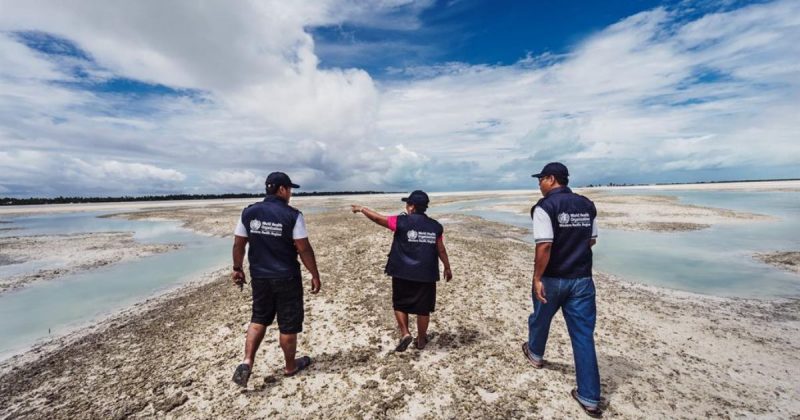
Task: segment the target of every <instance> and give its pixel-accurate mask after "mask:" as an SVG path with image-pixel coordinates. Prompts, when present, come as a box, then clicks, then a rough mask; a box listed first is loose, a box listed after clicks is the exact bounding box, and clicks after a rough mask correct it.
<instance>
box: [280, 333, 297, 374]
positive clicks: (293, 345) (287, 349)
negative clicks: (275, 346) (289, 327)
mask: <svg viewBox="0 0 800 420" xmlns="http://www.w3.org/2000/svg"><path fill="white" fill-rule="evenodd" d="M280 342H281V350H283V358H284V360H286V370H285V371H286V373H292V372H294V371H295V369H297V366H296V365H295V359H294V356H295V353H296V352H297V334H281V336H280Z"/></svg>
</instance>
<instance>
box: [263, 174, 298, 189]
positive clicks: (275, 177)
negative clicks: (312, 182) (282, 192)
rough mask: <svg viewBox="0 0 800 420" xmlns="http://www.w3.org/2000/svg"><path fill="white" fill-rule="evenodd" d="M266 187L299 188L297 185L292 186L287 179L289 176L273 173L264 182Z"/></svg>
mask: <svg viewBox="0 0 800 420" xmlns="http://www.w3.org/2000/svg"><path fill="white" fill-rule="evenodd" d="M265 184H266V185H267V186H270V185H277V186H279V187H280V186H284V187H292V188H300V186H299V185H297V184H293V183H292V180H291V179H289V175H286V174H285V173H283V172H273V173H271V174H269V175H268V176H267V182H265Z"/></svg>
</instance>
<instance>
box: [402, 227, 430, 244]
mask: <svg viewBox="0 0 800 420" xmlns="http://www.w3.org/2000/svg"><path fill="white" fill-rule="evenodd" d="M406 236H408V242H416V243H423V244H435V243H436V233H435V232H417V231H416V230H409V231H408V234H407V235H406Z"/></svg>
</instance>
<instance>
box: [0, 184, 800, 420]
mask: <svg viewBox="0 0 800 420" xmlns="http://www.w3.org/2000/svg"><path fill="white" fill-rule="evenodd" d="M359 201H362V202H365V204H367V205H370V206H372V207H376V208H396V207H397V205H396V203H394V200H392V201H388V200H382V199H377V198H362V199H360V200H359ZM340 204H341V203H338V204H337V206H338V205H340ZM598 204H599V203H598ZM203 210H204V211H195V210H192V211H185V210H172V211H170V212H169V216H170V217H172V218H180V219H183V220H185V221H186V222H187V223H190V225H191V226H195V227H196V228H197V229H201V230H202V231H203V232H205V233H207V234H227V235H230V231H231V230H232V228H233V226H234V225H235V223H236V219H237V218H238V217H239V213H240V211H241V207H239V208H235V207H228V206H220V207H213V208H208V207H205V208H204V209H203ZM162 212H163V213H162V214H158V213H151V214H150V216H151V217H161V216H164V215H165V214H166V212H165V211H163V210H162ZM306 218H307V223H308V228H309V232H310V234H311V242H312V244H313V245H314V247H315V249H316V252H317V258H318V262H319V266H320V270H321V274H322V282H323V288H322V292H321V293H320V294H319V295H311V294H307V295H306V321H305V331H304V333H302V334H301V335H300V338H299V346H298V347H299V355H305V354H309V355H311V356H312V357H313V358H314V359H315V363H314V365H313V366H312V367H311V368H310V369H309V370H308V371H307V372H303V373H302V374H300V375H298V376H296V377H292V378H284V377H283V376H281V374H280V368H281V366H282V355H281V352H280V350H279V348H278V345H277V331H276V330H275V327H274V326H273V327H270V328H269V329H268V333H267V337H266V339H265V342H264V343H263V345H262V348H261V350H259V354H258V360H257V361H256V366H255V368H254V373H253V376H252V377H251V379H250V386H249V387H248V389H246V390H241V389H239V388H237V387H236V386H235V385H233V384H232V383H231V380H230V379H231V375H232V373H233V369H234V368H235V366H236V364H237V363H238V362H239V360H240V358H241V356H242V350H243V345H244V334H245V329H246V327H247V322H248V320H249V312H250V294H249V292H248V289H245V290H244V291H243V292H240V291H239V290H238V289H237V288H235V287H233V286H232V285H230V283H229V280H228V278H227V273H226V272H227V270H221V271H219V272H218V273H217V274H215V275H212V276H210V277H209V278H208V279H207V280H208V281H206V282H204V283H202V284H200V285H195V286H191V287H187V288H185V289H182V290H180V291H179V292H176V293H172V294H170V295H167V296H166V297H164V298H162V299H159V300H158V301H156V302H155V303H153V304H152V305H151V306H150V307H149V309H148V310H145V311H142V312H141V313H136V314H131V315H126V316H120V317H117V318H115V319H112V320H109V321H107V322H106V323H104V324H103V325H101V326H99V327H97V328H95V329H94V330H93V332H91V333H89V334H87V335H85V336H82V337H79V338H73V339H71V340H69V344H67V345H64V346H61V347H59V348H58V349H57V350H55V351H51V352H42V353H41V355H40V356H38V357H36V358H30V357H27V358H25V357H21V358H17V359H15V360H11V361H9V362H7V363H6V366H5V369H4V372H5V374H4V375H3V376H2V378H0V407H3V409H2V415H3V416H9V417H14V416H18V415H21V416H27V417H38V418H50V417H54V416H56V417H68V418H97V417H103V418H116V417H134V418H137V417H138V418H143V417H148V418H149V417H152V416H154V415H156V416H163V415H168V416H171V417H181V418H197V417H204V418H209V417H213V418H243V417H245V418H264V417H292V418H397V417H400V418H453V417H475V418H552V417H571V418H579V417H580V416H583V414H582V413H581V411H580V410H579V408H578V407H577V406H576V404H575V402H574V401H573V400H571V399H570V397H569V396H568V392H569V391H570V389H572V387H573V386H574V366H573V362H572V352H571V347H570V344H569V337H568V335H567V332H566V329H565V327H564V323H563V319H562V318H561V317H560V316H557V317H556V318H555V319H554V323H553V328H552V330H551V336H550V340H549V342H548V348H547V352H546V354H545V358H546V360H547V362H548V364H547V367H546V368H545V369H543V370H535V369H532V368H531V367H530V366H529V365H528V363H527V362H526V361H525V359H524V358H523V356H522V353H521V350H520V346H521V344H522V342H523V341H525V340H526V338H527V337H526V336H527V317H528V314H529V313H530V311H531V301H530V273H531V269H532V265H533V263H532V255H533V247H532V245H530V244H527V243H525V242H524V241H521V240H519V239H518V238H516V236H515V235H518V234H519V235H521V234H522V233H524V231H523V230H521V229H515V228H509V227H508V226H505V225H499V224H496V223H491V222H486V221H484V220H481V219H478V218H474V217H467V216H459V215H447V216H444V217H441V218H440V220H442V221H443V222H444V225H445V229H446V238H447V246H448V251H449V253H450V258H451V262H452V266H453V271H454V275H455V279H454V280H453V281H452V282H449V283H445V282H440V283H439V285H438V289H439V296H438V302H437V310H436V312H435V313H434V315H433V317H432V323H431V331H432V334H433V339H432V341H431V343H430V344H429V345H428V347H427V348H426V349H425V350H423V351H417V350H414V349H410V350H409V351H407V352H406V353H402V354H396V353H393V352H392V351H391V349H393V347H394V345H395V343H396V339H397V336H396V332H395V326H394V319H393V317H392V312H391V286H390V281H389V279H388V278H387V277H386V276H384V275H383V274H382V270H383V265H384V263H385V258H386V254H387V253H388V250H389V245H390V242H391V235H390V233H389V232H388V231H386V230H385V229H382V228H380V227H378V226H376V225H374V224H372V223H371V222H369V221H367V220H365V219H364V218H363V216H360V215H352V214H349V213H348V212H347V211H346V210H345V209H341V210H339V211H336V212H328V213H322V214H310V215H307V216H306ZM598 246H602V244H600V245H598ZM595 279H596V285H597V290H598V298H597V299H598V323H597V331H596V341H597V349H598V358H599V363H600V372H601V381H602V391H603V394H604V396H605V398H607V400H608V406H607V417H620V418H665V417H669V418H672V417H690V418H698V417H722V418H725V417H741V416H744V417H753V416H765V417H781V418H790V417H793V416H800V387H798V382H797V380H796V378H797V377H798V376H800V368H798V366H800V302H798V301H797V300H789V299H786V300H775V301H756V300H745V299H727V298H715V297H707V296H699V295H693V294H689V293H680V292H673V291H667V290H664V289H658V288H653V287H646V286H639V285H635V284H632V283H628V282H626V281H623V280H621V279H617V278H614V277H613V276H609V275H606V274H602V273H595ZM306 283H307V284H306V286H307V287H310V286H309V285H308V283H309V282H308V279H307V278H306Z"/></svg>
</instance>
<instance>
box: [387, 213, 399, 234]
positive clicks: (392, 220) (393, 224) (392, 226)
mask: <svg viewBox="0 0 800 420" xmlns="http://www.w3.org/2000/svg"><path fill="white" fill-rule="evenodd" d="M386 222H387V223H388V224H389V230H391V231H392V232H394V231H396V230H397V216H389V217H387V218H386Z"/></svg>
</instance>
